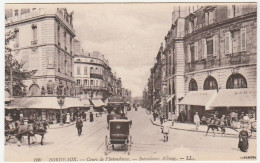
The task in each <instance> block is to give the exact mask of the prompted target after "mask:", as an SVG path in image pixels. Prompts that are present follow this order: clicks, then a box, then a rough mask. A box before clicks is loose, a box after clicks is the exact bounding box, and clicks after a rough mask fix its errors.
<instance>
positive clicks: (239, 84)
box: [226, 74, 247, 89]
mask: <svg viewBox="0 0 260 163" xmlns="http://www.w3.org/2000/svg"><path fill="white" fill-rule="evenodd" d="M226 88H227V89H235V88H247V82H246V78H245V77H244V76H243V75H241V74H232V75H230V76H229V78H228V80H227V84H226Z"/></svg>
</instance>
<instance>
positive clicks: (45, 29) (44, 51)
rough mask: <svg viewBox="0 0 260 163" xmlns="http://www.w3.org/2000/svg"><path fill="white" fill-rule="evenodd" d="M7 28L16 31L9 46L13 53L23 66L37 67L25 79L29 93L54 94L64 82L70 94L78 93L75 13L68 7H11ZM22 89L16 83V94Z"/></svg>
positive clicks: (65, 88) (30, 68)
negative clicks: (74, 46) (30, 75)
mask: <svg viewBox="0 0 260 163" xmlns="http://www.w3.org/2000/svg"><path fill="white" fill-rule="evenodd" d="M5 28H6V31H9V30H14V31H15V32H16V36H17V37H16V38H15V39H14V40H13V41H11V42H10V43H9V44H8V45H7V46H9V47H10V48H11V49H12V55H13V56H14V57H15V58H16V59H17V60H19V61H21V62H22V63H24V66H23V69H25V70H36V74H35V75H34V76H33V77H32V78H31V79H28V80H25V81H24V85H25V89H24V90H25V92H26V94H27V96H41V95H45V96H46V95H50V96H51V95H54V94H55V93H56V87H57V85H58V84H59V83H60V82H61V83H62V84H63V87H64V92H65V94H66V95H73V94H74V83H75V82H74V78H73V63H74V62H73V58H74V50H73V45H72V44H73V38H74V37H75V30H74V29H73V13H69V12H68V11H67V10H66V9H64V8H62V9H60V8H48V9H41V8H39V9H38V8H32V9H31V8H23V9H14V8H12V9H11V8H10V9H9V8H7V9H6V21H5ZM7 85H8V82H7ZM22 89H23V88H21V87H20V86H18V85H15V86H14V96H20V95H21V94H22V93H21V92H22Z"/></svg>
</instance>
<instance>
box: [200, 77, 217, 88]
mask: <svg viewBox="0 0 260 163" xmlns="http://www.w3.org/2000/svg"><path fill="white" fill-rule="evenodd" d="M203 89H204V90H212V89H218V83H217V80H216V79H215V78H214V77H212V76H209V77H207V79H206V80H205V82H204V86H203Z"/></svg>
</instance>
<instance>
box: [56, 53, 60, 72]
mask: <svg viewBox="0 0 260 163" xmlns="http://www.w3.org/2000/svg"><path fill="white" fill-rule="evenodd" d="M57 58H58V71H59V72H60V51H59V52H58V57H57Z"/></svg>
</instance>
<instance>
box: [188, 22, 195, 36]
mask: <svg viewBox="0 0 260 163" xmlns="http://www.w3.org/2000/svg"><path fill="white" fill-rule="evenodd" d="M193 31H194V21H193V20H192V21H190V22H189V33H192V32H193Z"/></svg>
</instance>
